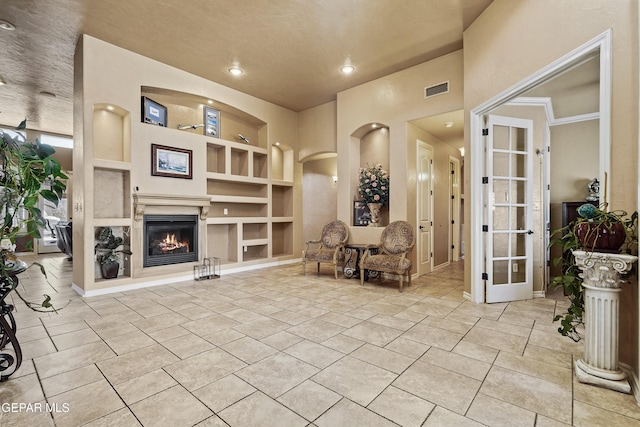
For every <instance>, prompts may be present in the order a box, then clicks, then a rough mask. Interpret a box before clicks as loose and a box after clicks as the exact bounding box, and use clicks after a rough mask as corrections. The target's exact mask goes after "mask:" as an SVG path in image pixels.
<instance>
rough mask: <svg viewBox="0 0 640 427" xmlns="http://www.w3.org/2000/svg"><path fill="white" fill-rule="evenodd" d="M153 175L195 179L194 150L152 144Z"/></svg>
mask: <svg viewBox="0 0 640 427" xmlns="http://www.w3.org/2000/svg"><path fill="white" fill-rule="evenodd" d="M151 175H153V176H165V177H169V178H184V179H193V151H192V150H186V149H184V148H175V147H167V146H165V145H158V144H151Z"/></svg>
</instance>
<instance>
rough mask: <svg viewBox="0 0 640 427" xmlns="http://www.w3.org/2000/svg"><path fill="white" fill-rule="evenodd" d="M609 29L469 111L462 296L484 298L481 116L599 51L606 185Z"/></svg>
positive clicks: (605, 179)
mask: <svg viewBox="0 0 640 427" xmlns="http://www.w3.org/2000/svg"><path fill="white" fill-rule="evenodd" d="M611 33H612V31H611V29H608V30H606V31H605V32H603V33H602V34H600V35H598V36H596V37H594V38H593V39H591V40H590V41H588V42H586V43H585V44H583V45H582V46H580V47H578V48H576V49H574V50H573V51H571V52H569V53H568V54H566V55H564V56H563V57H561V58H560V59H558V60H556V61H554V62H552V63H551V64H549V65H547V66H546V67H544V68H542V69H540V70H538V71H537V72H535V73H533V74H532V75H530V76H529V77H527V78H526V79H524V80H522V81H521V82H519V83H517V84H515V85H514V86H511V87H510V88H508V89H507V90H505V91H503V92H501V93H499V94H497V95H496V96H494V97H493V98H491V99H489V100H488V101H485V102H484V103H482V104H480V105H479V106H477V107H475V108H473V109H472V110H471V112H470V138H469V139H470V146H469V147H468V148H469V149H468V151H469V154H470V156H469V157H470V187H471V188H470V189H469V190H470V191H469V192H468V194H469V199H470V209H471V215H470V217H471V221H470V224H469V227H470V233H469V235H470V238H471V242H470V245H469V252H470V253H471V254H473V255H472V257H471V258H472V260H471V268H470V273H471V281H470V282H471V289H470V293H469V294H467V293H465V295H464V296H465V298H467V299H470V300H471V301H473V302H475V303H484V302H485V282H484V280H483V279H482V275H483V273H484V264H485V262H484V261H485V248H484V239H483V235H482V234H483V233H482V222H483V203H484V200H483V197H482V194H483V191H482V185H483V184H482V176H483V171H484V161H485V153H484V152H483V150H479V149H475V150H474V149H472V148H473V147H482V146H483V144H482V138H483V136H482V128H483V124H484V116H485V115H487V114H488V113H489V112H491V111H492V110H494V109H496V108H497V107H499V106H500V105H502V104H504V103H505V102H507V101H509V100H511V99H513V98H516V97H518V96H520V95H522V94H524V93H525V92H527V91H529V90H530V89H532V88H534V87H535V86H537V85H539V84H540V83H543V82H546V81H548V80H550V79H552V78H553V77H556V76H558V75H560V74H562V73H564V72H566V71H568V70H570V69H572V68H573V67H575V66H577V65H579V64H580V63H581V62H582V60H583V59H584V58H585V57H591V55H594V54H596V53H598V52H599V55H600V103H599V107H600V111H599V112H600V132H599V140H600V171H599V172H600V173H599V179H600V182H601V183H602V184H601V185H602V188H608V185H609V182H608V177H609V175H610V173H609V172H610V170H611V84H612V82H611V68H612V64H611V40H612V34H611Z"/></svg>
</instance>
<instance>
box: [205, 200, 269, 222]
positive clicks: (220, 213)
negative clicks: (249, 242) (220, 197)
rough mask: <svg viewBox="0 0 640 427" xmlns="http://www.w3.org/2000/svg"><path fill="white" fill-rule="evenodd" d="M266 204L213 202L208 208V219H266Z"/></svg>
mask: <svg viewBox="0 0 640 427" xmlns="http://www.w3.org/2000/svg"><path fill="white" fill-rule="evenodd" d="M266 203H267V202H266V201H265V202H264V204H261V203H238V202H235V201H233V202H223V201H219V202H214V203H212V204H211V207H210V208H209V214H208V217H209V218H215V217H220V218H233V217H236V218H243V217H261V218H265V219H266V218H267V204H266Z"/></svg>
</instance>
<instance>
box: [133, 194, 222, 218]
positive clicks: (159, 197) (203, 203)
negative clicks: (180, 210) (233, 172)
mask: <svg viewBox="0 0 640 427" xmlns="http://www.w3.org/2000/svg"><path fill="white" fill-rule="evenodd" d="M147 206H193V207H198V208H200V219H201V220H203V221H204V220H206V219H207V215H208V214H209V207H210V206H211V198H210V197H206V196H204V197H203V196H182V195H173V194H143V193H135V194H134V195H133V211H134V218H135V220H136V221H142V217H143V216H144V211H145V208H146V207H147Z"/></svg>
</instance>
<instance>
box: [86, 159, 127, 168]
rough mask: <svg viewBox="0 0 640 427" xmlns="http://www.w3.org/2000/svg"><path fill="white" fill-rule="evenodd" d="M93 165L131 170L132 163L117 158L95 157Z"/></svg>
mask: <svg viewBox="0 0 640 427" xmlns="http://www.w3.org/2000/svg"><path fill="white" fill-rule="evenodd" d="M93 167H95V168H100V169H114V170H127V171H128V170H131V163H129V162H120V161H117V160H104V159H93Z"/></svg>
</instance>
